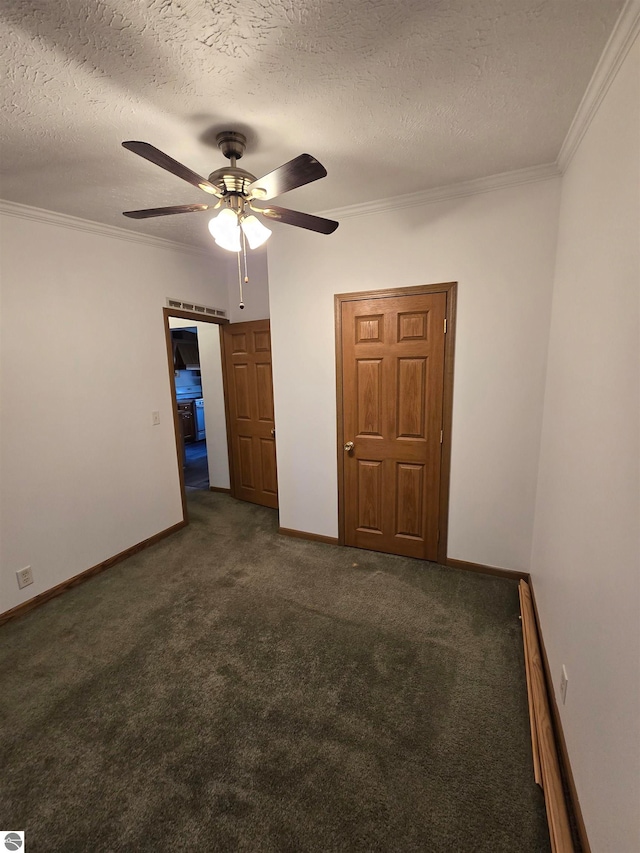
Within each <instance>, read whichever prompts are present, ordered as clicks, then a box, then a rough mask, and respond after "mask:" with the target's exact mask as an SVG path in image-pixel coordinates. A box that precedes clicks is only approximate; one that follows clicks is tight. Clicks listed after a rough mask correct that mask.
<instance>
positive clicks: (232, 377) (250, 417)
mask: <svg viewBox="0 0 640 853" xmlns="http://www.w3.org/2000/svg"><path fill="white" fill-rule="evenodd" d="M222 340H223V348H224V380H225V400H226V405H227V424H228V430H229V448H230V462H231V466H230V467H231V493H232V495H233V496H234V497H236V498H239V499H240V500H245V501H250V502H251V503H257V504H261V505H263V506H270V507H274V508H276V507H277V506H278V478H277V472H276V450H275V437H274V436H275V428H274V411H273V381H272V376H271V332H270V325H269V321H268V320H255V321H253V322H249V323H231V324H229V325H226V326H223V327H222Z"/></svg>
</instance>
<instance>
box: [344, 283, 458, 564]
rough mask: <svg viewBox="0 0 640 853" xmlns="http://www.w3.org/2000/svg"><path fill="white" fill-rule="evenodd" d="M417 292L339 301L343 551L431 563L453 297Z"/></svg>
mask: <svg viewBox="0 0 640 853" xmlns="http://www.w3.org/2000/svg"><path fill="white" fill-rule="evenodd" d="M448 287H450V286H448ZM423 290H424V291H426V292H419V293H415V294H413V293H411V292H410V289H407V290H406V291H404V292H403V293H402V294H400V295H394V294H393V291H386V294H388V295H382V294H383V293H385V292H382V293H381V292H376V294H375V295H374V294H345V295H344V296H342V297H340V296H339V297H337V298H336V299H337V311H338V312H339V313H338V323H339V339H338V347H339V352H338V356H339V358H338V363H339V371H340V372H339V377H338V378H339V384H340V380H341V385H342V393H341V398H342V399H341V400H340V399H339V409H341V413H342V417H341V423H339V425H338V426H339V430H338V431H339V436H340V441H341V442H342V445H343V446H342V447H341V448H339V451H338V452H339V453H340V455H341V462H342V466H341V467H342V471H341V474H342V476H341V477H340V482H341V495H340V498H341V521H342V539H343V541H344V544H345V545H351V546H355V547H359V548H368V549H370V550H373V551H385V552H387V553H392V554H400V555H403V556H407V557H420V558H422V559H427V560H434V561H435V560H437V559H438V556H439V549H438V543H439V537H440V506H441V473H442V458H443V455H442V446H443V445H442V443H443V438H444V435H445V418H444V414H445V412H444V389H445V384H446V383H445V340H446V319H447V300H448V295H449V293H448V290H447V289H445V290H443V291H442V292H429V290H430V288H428V287H425V288H424V289H423ZM447 485H448V484H447ZM445 521H446V520H445Z"/></svg>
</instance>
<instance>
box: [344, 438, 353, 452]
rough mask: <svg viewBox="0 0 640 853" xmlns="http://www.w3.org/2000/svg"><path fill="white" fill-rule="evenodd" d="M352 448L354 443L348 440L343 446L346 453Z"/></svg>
mask: <svg viewBox="0 0 640 853" xmlns="http://www.w3.org/2000/svg"><path fill="white" fill-rule="evenodd" d="M353 448H354V444H353V442H352V441H348V442H347V443H346V444H345V446H344V449H345V450H346V451H347V453H351V451H352V450H353Z"/></svg>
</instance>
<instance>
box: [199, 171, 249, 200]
mask: <svg viewBox="0 0 640 853" xmlns="http://www.w3.org/2000/svg"><path fill="white" fill-rule="evenodd" d="M255 179H256V177H255V175H252V174H251V172H247V171H246V169H238V168H237V167H236V166H224V167H223V168H222V169H216V170H215V172H212V173H211V174H210V175H209V181H210V182H211V183H212V184H213V185H214V186H216V187H218V189H219V190H220V191H221V192H223V193H224V194H225V195H230V194H232V193H233V194H236V193H237V194H238V195H242V196H246V195H248V193H249V190H248V187H249V184H252V183H253V182H254V181H255Z"/></svg>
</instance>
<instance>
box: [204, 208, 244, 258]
mask: <svg viewBox="0 0 640 853" xmlns="http://www.w3.org/2000/svg"><path fill="white" fill-rule="evenodd" d="M209 231H210V232H211V235H212V237H213V238H214V240H215V241H216V243H217V244H218V246H221V247H222V248H223V249H226V250H227V251H229V252H239V251H240V228H239V226H238V214H237V213H236V212H235V210H232V209H231V208H230V207H225V208H224V210H221V211H220V213H219V214H218V215H217V216H214V217H213V219H211V220H210V221H209Z"/></svg>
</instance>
